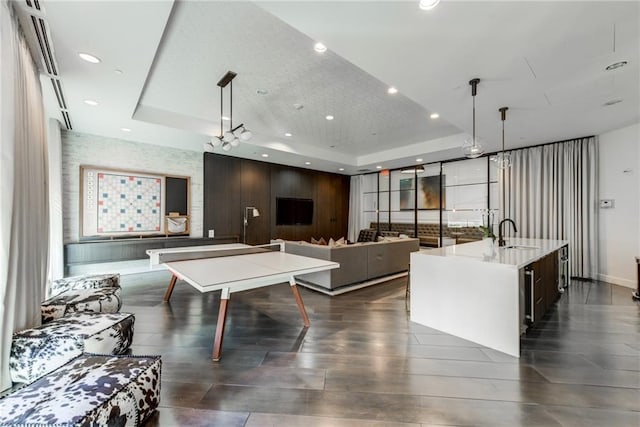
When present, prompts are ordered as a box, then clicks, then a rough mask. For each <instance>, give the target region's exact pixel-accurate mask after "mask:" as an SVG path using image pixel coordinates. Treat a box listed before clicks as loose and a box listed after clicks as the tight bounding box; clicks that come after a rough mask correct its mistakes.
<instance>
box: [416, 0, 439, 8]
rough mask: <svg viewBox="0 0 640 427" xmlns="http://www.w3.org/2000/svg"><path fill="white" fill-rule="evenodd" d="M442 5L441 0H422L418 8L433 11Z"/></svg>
mask: <svg viewBox="0 0 640 427" xmlns="http://www.w3.org/2000/svg"><path fill="white" fill-rule="evenodd" d="M438 3H440V0H420V3H419V4H418V7H419V8H420V9H422V10H431V9H433V8H434V7H436V6H437V5H438Z"/></svg>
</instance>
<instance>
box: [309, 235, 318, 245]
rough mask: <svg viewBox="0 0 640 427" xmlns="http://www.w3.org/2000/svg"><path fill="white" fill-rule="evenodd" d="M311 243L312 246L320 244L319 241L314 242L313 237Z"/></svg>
mask: <svg viewBox="0 0 640 427" xmlns="http://www.w3.org/2000/svg"><path fill="white" fill-rule="evenodd" d="M311 243H312V244H314V245H319V244H320V240H316V239H315V237H312V238H311Z"/></svg>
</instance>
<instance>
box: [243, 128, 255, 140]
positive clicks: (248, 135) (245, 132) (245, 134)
mask: <svg viewBox="0 0 640 427" xmlns="http://www.w3.org/2000/svg"><path fill="white" fill-rule="evenodd" d="M243 129H244V128H243ZM252 136H253V133H251V131H250V130H249V129H244V130H243V131H242V133H241V134H240V139H241V140H243V141H248V140H250V139H251V137H252Z"/></svg>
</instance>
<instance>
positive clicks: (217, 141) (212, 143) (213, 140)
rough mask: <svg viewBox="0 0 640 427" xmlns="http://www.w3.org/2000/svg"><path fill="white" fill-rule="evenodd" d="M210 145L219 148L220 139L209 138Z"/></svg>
mask: <svg viewBox="0 0 640 427" xmlns="http://www.w3.org/2000/svg"><path fill="white" fill-rule="evenodd" d="M211 145H213V146H214V147H219V146H220V145H222V141H220V138H218V137H217V136H215V137H213V138H211Z"/></svg>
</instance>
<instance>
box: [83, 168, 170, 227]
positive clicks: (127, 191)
mask: <svg viewBox="0 0 640 427" xmlns="http://www.w3.org/2000/svg"><path fill="white" fill-rule="evenodd" d="M96 191H97V199H96V200H97V206H96V207H95V208H96V210H97V219H98V224H97V225H98V230H97V231H98V233H136V232H153V231H160V226H161V225H162V215H161V213H162V212H161V194H162V187H161V180H160V179H159V178H151V177H144V176H135V175H121V174H110V173H104V172H100V173H98V174H97V185H96Z"/></svg>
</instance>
